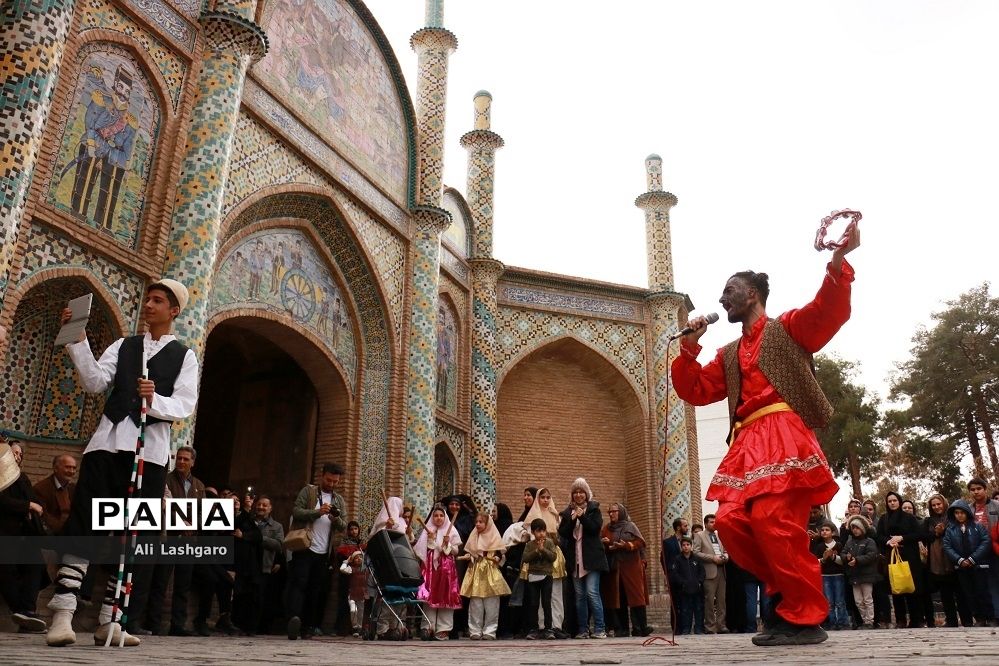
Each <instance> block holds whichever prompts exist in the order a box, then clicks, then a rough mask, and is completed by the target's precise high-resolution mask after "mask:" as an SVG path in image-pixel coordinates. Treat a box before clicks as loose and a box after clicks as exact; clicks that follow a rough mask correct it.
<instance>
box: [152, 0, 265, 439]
mask: <svg viewBox="0 0 999 666" xmlns="http://www.w3.org/2000/svg"><path fill="white" fill-rule="evenodd" d="M256 7H257V2H256V0H218V2H217V3H216V4H215V9H214V11H209V12H204V13H203V14H202V15H201V19H200V20H201V25H202V28H203V30H204V36H205V50H204V58H203V60H202V62H201V71H200V72H199V74H198V84H197V91H196V93H195V97H194V106H193V108H192V109H191V124H190V127H189V129H188V134H187V145H186V147H185V153H184V160H183V162H182V163H181V169H180V180H179V182H178V183H177V199H176V205H175V206H174V211H173V224H172V226H171V228H170V235H169V237H168V239H167V248H166V260H165V262H164V265H163V275H164V276H165V277H170V278H173V279H175V280H180V281H181V282H183V283H184V284H185V285H186V286H187V289H188V291H189V292H190V295H191V298H190V301H188V304H187V307H186V308H185V309H184V311H183V312H181V313H180V316H179V317H177V320H176V321H175V323H174V325H175V327H176V331H177V337H178V338H179V339H180V341H181V342H183V343H184V344H185V345H188V346H189V347H191V348H192V349H194V351H195V353H196V354H197V355H198V358H199V359H202V358H203V355H204V351H205V332H206V328H207V325H208V297H209V294H210V292H211V288H212V276H213V271H214V267H215V254H216V252H217V251H218V245H219V238H218V234H219V227H220V226H221V223H222V198H223V195H224V194H225V184H226V182H227V181H228V179H229V158H230V155H231V154H232V139H233V133H234V132H235V129H236V121H237V119H238V117H239V104H240V100H241V99H242V96H243V83H244V82H245V81H246V72H247V70H249V68H250V65H252V64H253V63H255V62H257V61H258V60H260V58H262V57H263V56H264V54H265V53H267V36H266V35H265V34H264V31H263V29H261V28H260V26H258V25H257V24H256V23H254V17H255V14H256ZM193 439H194V418H193V417H192V418H189V419H186V420H184V421H183V422H182V423H181V424H180V425H179V427H177V428H176V429H175V430H174V435H173V438H172V440H173V441H172V446H173V450H174V451H176V450H177V448H179V447H180V446H184V445H188V446H190V445H191V444H192V442H193Z"/></svg>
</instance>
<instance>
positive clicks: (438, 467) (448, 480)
mask: <svg viewBox="0 0 999 666" xmlns="http://www.w3.org/2000/svg"><path fill="white" fill-rule="evenodd" d="M457 481H458V465H457V464H456V463H455V461H454V456H453V455H452V454H451V451H450V450H449V449H448V446H447V444H443V443H441V444H437V446H435V447H434V493H433V495H434V501H436V500H438V499H441V498H442V497H447V496H448V495H453V494H454V493H455V491H456V490H457V489H458V484H457Z"/></svg>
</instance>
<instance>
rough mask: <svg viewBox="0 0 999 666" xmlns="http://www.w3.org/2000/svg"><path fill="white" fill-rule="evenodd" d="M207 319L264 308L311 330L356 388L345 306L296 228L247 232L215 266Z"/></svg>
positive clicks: (354, 352)
mask: <svg viewBox="0 0 999 666" xmlns="http://www.w3.org/2000/svg"><path fill="white" fill-rule="evenodd" d="M216 266H217V268H216V273H215V279H214V280H213V281H212V293H211V296H210V298H209V300H210V304H209V306H208V313H209V314H208V317H209V319H210V318H211V317H212V316H214V315H215V314H216V313H218V312H224V311H226V310H230V309H235V308H247V307H249V308H255V309H261V310H270V311H272V312H276V313H279V314H283V315H287V316H290V317H291V318H292V319H294V320H295V322H296V323H297V324H299V325H300V326H302V327H304V328H307V329H309V330H311V331H312V332H313V333H315V334H316V336H318V337H319V339H320V340H322V341H323V342H324V343H325V344H326V347H327V349H329V350H330V353H332V354H333V356H334V357H336V359H337V360H338V361H339V362H340V364H341V365H342V366H343V368H344V370H345V371H346V372H347V380H348V381H349V382H350V387H351V392H352V393H353V392H354V391H355V389H356V387H357V366H358V364H357V345H356V344H355V342H354V333H353V326H352V324H351V323H350V312H349V310H348V302H347V300H346V299H345V298H344V297H343V295H342V294H341V293H340V288H339V287H338V286H337V284H336V280H334V278H333V275H332V273H331V272H330V269H329V267H328V266H326V261H325V260H324V259H322V258H321V257H320V255H319V253H318V252H316V249H315V248H314V247H313V246H312V241H311V240H310V239H309V237H308V236H306V235H305V234H304V233H302V232H301V231H299V230H297V229H273V228H272V229H265V230H263V231H258V232H257V233H254V234H250V235H249V236H247V237H246V238H243V239H242V240H240V241H239V243H238V244H236V245H235V246H233V247H232V248H230V249H229V250H228V251H227V252H226V254H225V256H223V257H220V259H219V260H218V262H217V263H216Z"/></svg>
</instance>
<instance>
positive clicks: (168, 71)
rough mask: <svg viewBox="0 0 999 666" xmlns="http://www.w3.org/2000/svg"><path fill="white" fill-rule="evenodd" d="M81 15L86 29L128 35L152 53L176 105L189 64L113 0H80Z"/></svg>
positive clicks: (170, 96)
mask: <svg viewBox="0 0 999 666" xmlns="http://www.w3.org/2000/svg"><path fill="white" fill-rule="evenodd" d="M79 4H80V19H81V21H82V23H83V30H84V31H86V30H89V29H91V28H104V29H106V30H114V31H115V32H120V33H122V34H123V35H128V36H129V37H131V38H132V39H134V40H136V41H137V42H139V45H140V46H142V48H143V49H145V50H146V51H147V52H148V53H149V55H150V56H151V57H152V59H153V62H155V63H156V66H157V67H158V68H159V70H160V74H162V75H163V79H164V80H165V81H166V84H167V89H168V97H169V98H170V99H171V100H172V102H173V108H174V109H177V107H178V104H179V103H180V96H181V93H182V92H183V88H184V79H185V78H186V76H187V70H188V67H187V64H186V63H185V62H184V61H183V60H182V59H181V58H179V57H178V56H177V55H176V54H175V53H174V52H173V51H172V50H171V49H169V48H168V47H167V46H166V45H164V44H163V42H161V41H159V40H158V39H156V38H155V37H153V36H151V35H150V34H149V33H148V32H147V31H146V30H145V29H144V28H143V27H142V26H140V25H139V24H138V23H136V22H135V21H134V20H132V18H131V17H129V16H128V15H127V14H125V13H124V12H122V11H121V10H120V9H118V8H117V7H115V6H114V5H113V4H112V2H111V0H81V1H80V3H79Z"/></svg>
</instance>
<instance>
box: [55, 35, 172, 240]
mask: <svg viewBox="0 0 999 666" xmlns="http://www.w3.org/2000/svg"><path fill="white" fill-rule="evenodd" d="M81 63H82V64H81V66H80V75H79V78H78V79H77V83H76V87H75V89H74V91H73V95H72V98H71V102H70V113H69V119H68V122H67V124H66V127H65V129H64V130H63V135H62V140H61V142H60V146H59V153H58V156H57V158H56V167H55V172H54V174H53V177H52V180H51V182H50V184H49V191H48V201H49V203H50V204H52V205H53V206H55V207H56V208H58V209H60V210H62V211H65V212H67V213H70V214H71V215H73V216H74V217H76V218H77V219H79V220H80V221H81V222H83V223H84V224H87V225H89V226H92V227H96V228H97V229H99V230H101V231H102V232H104V233H106V234H108V235H110V236H111V237H113V238H114V239H115V240H116V241H118V242H119V243H121V244H123V245H127V246H129V247H134V246H135V244H136V240H137V238H138V230H139V221H140V219H141V216H142V207H143V203H144V201H145V191H146V180H147V178H148V177H149V172H150V167H151V165H152V161H153V154H154V153H155V144H156V138H157V135H158V133H159V126H160V109H159V105H158V103H157V101H156V98H155V97H154V95H153V94H152V90H151V87H150V84H149V81H148V80H147V79H146V77H145V75H144V73H143V72H142V70H141V68H140V67H139V66H138V64H137V63H136V61H135V58H134V57H132V56H131V54H129V52H128V51H126V50H125V49H123V48H121V47H119V46H116V45H113V44H106V43H100V44H90V45H87V46H86V47H84V49H83V51H82V54H81Z"/></svg>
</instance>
